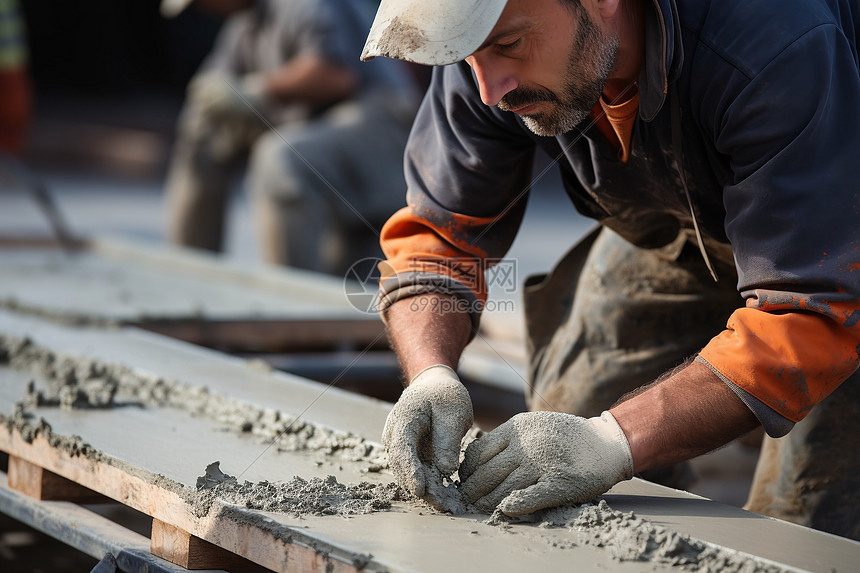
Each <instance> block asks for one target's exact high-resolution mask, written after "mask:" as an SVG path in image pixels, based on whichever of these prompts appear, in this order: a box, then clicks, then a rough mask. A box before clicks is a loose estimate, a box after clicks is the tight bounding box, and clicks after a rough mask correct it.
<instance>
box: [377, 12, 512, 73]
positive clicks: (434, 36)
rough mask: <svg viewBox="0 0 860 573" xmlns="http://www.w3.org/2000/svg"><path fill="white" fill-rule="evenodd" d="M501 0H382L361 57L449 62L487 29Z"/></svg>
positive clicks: (466, 53)
mask: <svg viewBox="0 0 860 573" xmlns="http://www.w3.org/2000/svg"><path fill="white" fill-rule="evenodd" d="M505 4H507V0H382V3H381V4H380V5H379V10H378V11H377V12H376V19H375V20H374V21H373V26H372V27H371V28H370V34H369V35H368V36H367V42H366V43H365V44H364V51H363V52H362V53H361V59H362V60H364V61H367V60H372V59H373V58H375V57H376V56H385V57H388V58H397V59H399V60H407V61H410V62H415V63H417V64H427V65H431V66H443V65H446V64H453V63H454V62H458V61H460V60H463V59H465V58H466V57H467V56H469V55H470V54H471V53H472V52H474V51H475V50H476V49H477V48H478V47H479V46H480V45H481V43H483V41H484V40H485V39H486V38H487V36H489V35H490V32H491V31H492V30H493V27H494V26H495V25H496V22H497V21H498V20H499V17H500V16H501V15H502V11H503V10H504V9H505Z"/></svg>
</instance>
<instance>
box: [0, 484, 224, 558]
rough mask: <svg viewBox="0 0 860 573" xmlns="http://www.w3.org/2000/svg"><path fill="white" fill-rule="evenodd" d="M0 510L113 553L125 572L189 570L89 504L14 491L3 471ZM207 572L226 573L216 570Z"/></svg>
mask: <svg viewBox="0 0 860 573" xmlns="http://www.w3.org/2000/svg"><path fill="white" fill-rule="evenodd" d="M0 511H2V512H3V513H5V514H6V515H8V516H9V517H11V518H13V519H16V520H18V521H20V522H21V523H24V524H26V525H28V526H30V527H32V528H33V529H36V530H38V531H41V532H42V533H45V534H46V535H50V536H51V537H53V538H54V539H57V540H59V541H62V542H63V543H65V544H66V545H69V546H70V547H74V548H75V549H77V550H78V551H81V552H83V553H86V554H87V555H89V556H91V557H93V558H95V559H101V558H102V557H104V556H105V555H106V554H108V553H110V554H111V555H113V556H114V559H115V560H116V562H117V565H118V566H119V568H120V569H121V570H122V571H123V572H124V573H183V572H185V571H186V569H185V568H184V567H179V566H178V565H174V564H172V563H170V562H169V561H166V560H164V559H161V558H160V557H156V556H154V555H152V554H151V553H150V551H149V539H148V538H146V537H144V536H143V535H141V534H139V533H135V532H133V531H130V530H129V529H127V528H125V527H123V526H121V525H119V524H117V523H115V522H113V521H111V520H110V519H107V518H105V517H102V516H101V515H98V514H96V513H93V512H92V511H90V510H89V509H86V508H85V507H82V506H80V505H78V504H75V503H70V502H62V501H37V500H34V499H32V498H30V497H27V496H24V495H22V494H20V493H18V492H16V491H13V490H11V489H10V488H9V487H8V482H7V475H6V474H5V473H3V472H0ZM201 573H204V572H201ZM205 573H225V572H224V571H223V570H221V569H218V570H214V569H213V570H209V571H208V572H205Z"/></svg>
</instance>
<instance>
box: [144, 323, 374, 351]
mask: <svg viewBox="0 0 860 573" xmlns="http://www.w3.org/2000/svg"><path fill="white" fill-rule="evenodd" d="M135 326H137V327H139V328H142V329H144V330H148V331H150V332H156V333H158V334H161V335H164V336H169V337H170V338H175V339H177V340H182V341H185V342H191V343H192V344H198V345H200V346H206V347H208V348H217V349H219V350H221V351H227V352H296V351H307V350H337V349H343V348H349V349H354V350H366V349H367V350H380V349H387V348H388V338H387V337H386V336H385V326H384V325H383V323H382V321H381V320H347V319H343V320H340V319H329V318H323V317H321V318H319V319H317V320H304V319H292V320H286V319H285V320H279V319H259V320H213V319H205V320H197V319H191V318H188V319H177V320H167V319H162V320H156V319H152V320H149V319H143V320H140V321H137V322H136V323H135Z"/></svg>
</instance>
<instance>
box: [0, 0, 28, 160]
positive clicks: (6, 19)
mask: <svg viewBox="0 0 860 573" xmlns="http://www.w3.org/2000/svg"><path fill="white" fill-rule="evenodd" d="M29 121H30V79H29V75H28V73H27V44H26V38H25V33H24V19H23V17H22V16H21V10H20V8H19V6H18V0H0V153H8V154H11V155H15V156H19V155H21V152H22V150H23V145H24V135H25V132H26V130H27V126H28V124H29Z"/></svg>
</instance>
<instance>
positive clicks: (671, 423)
mask: <svg viewBox="0 0 860 573" xmlns="http://www.w3.org/2000/svg"><path fill="white" fill-rule="evenodd" d="M610 412H612V414H613V415H614V416H615V419H616V420H617V421H618V424H619V425H620V426H621V429H622V430H624V434H625V435H626V436H627V441H628V442H629V443H630V449H631V451H632V453H633V466H634V469H635V471H637V472H640V471H644V470H647V469H649V468H653V467H660V466H666V465H669V464H672V463H675V462H679V461H682V460H685V459H690V458H693V457H695V456H698V455H701V454H704V453H706V452H709V451H711V450H713V449H716V448H718V447H720V446H722V445H724V444H726V443H728V442H730V441H732V440H733V439H735V438H737V437H739V436H741V435H743V434H745V433H747V432H749V431H750V430H752V429H753V428H755V427H756V426H758V424H759V422H758V419H756V417H755V415H753V413H752V412H751V411H750V410H749V408H747V407H746V405H745V404H744V403H743V402H742V401H741V400H740V398H738V397H737V396H736V395H735V393H734V392H732V390H731V389H730V388H729V387H728V386H726V384H725V383H724V382H723V381H722V380H720V379H719V378H718V377H717V376H715V375H714V373H713V372H711V371H710V370H709V369H708V368H707V367H706V366H705V365H703V364H700V363H698V362H691V363H690V364H689V365H688V366H686V367H684V368H683V369H681V370H679V371H678V372H676V373H674V374H673V375H671V376H669V377H668V378H667V379H666V380H663V381H662V382H660V383H657V384H655V385H653V386H652V387H650V388H648V389H647V390H645V391H644V392H642V393H641V394H638V395H636V396H634V397H633V398H630V399H629V400H626V401H624V402H621V403H620V404H618V405H616V406H614V407H613V408H611V409H610Z"/></svg>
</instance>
